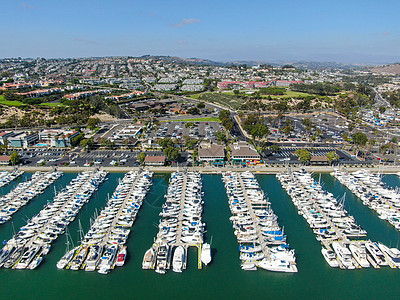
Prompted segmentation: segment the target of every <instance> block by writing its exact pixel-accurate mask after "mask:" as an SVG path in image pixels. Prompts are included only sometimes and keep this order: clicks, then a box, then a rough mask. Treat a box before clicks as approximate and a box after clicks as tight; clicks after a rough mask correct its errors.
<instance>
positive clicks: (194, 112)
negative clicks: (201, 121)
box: [187, 107, 200, 115]
mask: <svg viewBox="0 0 400 300" xmlns="http://www.w3.org/2000/svg"><path fill="white" fill-rule="evenodd" d="M187 112H188V113H189V114H191V115H199V114H200V110H199V109H198V108H197V107H191V108H189V109H188V111H187Z"/></svg>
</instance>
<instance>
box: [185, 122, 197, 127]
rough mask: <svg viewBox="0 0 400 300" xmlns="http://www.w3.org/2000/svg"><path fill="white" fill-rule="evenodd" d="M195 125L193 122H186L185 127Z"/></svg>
mask: <svg viewBox="0 0 400 300" xmlns="http://www.w3.org/2000/svg"><path fill="white" fill-rule="evenodd" d="M195 126H196V125H195V124H194V123H193V122H187V123H186V124H185V128H194V127H195Z"/></svg>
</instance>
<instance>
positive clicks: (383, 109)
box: [379, 106, 386, 114]
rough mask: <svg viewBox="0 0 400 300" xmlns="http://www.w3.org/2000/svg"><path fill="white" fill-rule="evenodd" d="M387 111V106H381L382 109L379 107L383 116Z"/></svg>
mask: <svg viewBox="0 0 400 300" xmlns="http://www.w3.org/2000/svg"><path fill="white" fill-rule="evenodd" d="M385 111H386V107H385V106H380V107H379V112H380V113H381V114H383V113H385Z"/></svg>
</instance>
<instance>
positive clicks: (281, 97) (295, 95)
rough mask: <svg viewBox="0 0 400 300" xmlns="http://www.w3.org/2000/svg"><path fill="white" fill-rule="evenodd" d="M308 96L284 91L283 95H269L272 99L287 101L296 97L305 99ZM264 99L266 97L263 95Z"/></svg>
mask: <svg viewBox="0 0 400 300" xmlns="http://www.w3.org/2000/svg"><path fill="white" fill-rule="evenodd" d="M306 96H310V94H308V93H301V92H294V91H291V90H286V92H285V94H284V95H276V96H274V95H271V98H272V99H288V98H298V97H301V98H302V97H306ZM263 97H264V98H266V97H268V96H267V95H263Z"/></svg>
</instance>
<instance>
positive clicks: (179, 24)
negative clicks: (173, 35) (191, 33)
mask: <svg viewBox="0 0 400 300" xmlns="http://www.w3.org/2000/svg"><path fill="white" fill-rule="evenodd" d="M195 23H201V20H199V19H183V20H182V21H180V22H179V23H176V24H171V26H172V27H175V28H180V27H183V26H185V25H191V24H195Z"/></svg>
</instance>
